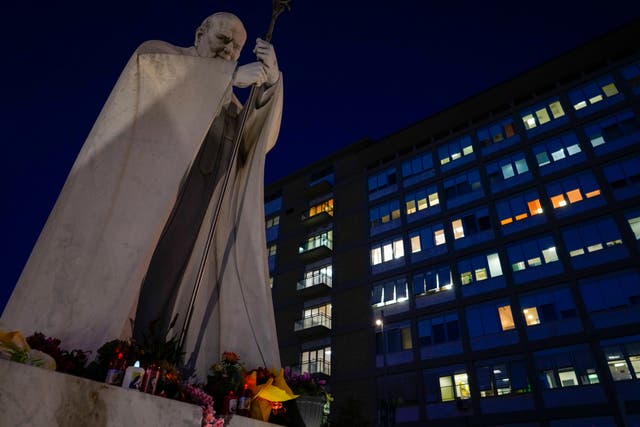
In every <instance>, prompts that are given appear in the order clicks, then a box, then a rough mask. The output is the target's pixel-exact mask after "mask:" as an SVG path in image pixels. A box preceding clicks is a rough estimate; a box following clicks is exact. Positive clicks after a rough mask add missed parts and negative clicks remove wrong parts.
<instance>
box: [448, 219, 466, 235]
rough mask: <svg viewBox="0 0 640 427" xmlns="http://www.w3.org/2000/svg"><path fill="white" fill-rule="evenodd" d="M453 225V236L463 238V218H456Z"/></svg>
mask: <svg viewBox="0 0 640 427" xmlns="http://www.w3.org/2000/svg"><path fill="white" fill-rule="evenodd" d="M451 227H452V228H453V237H454V238H455V239H461V238H463V237H464V228H462V220H461V219H456V220H455V221H453V222H452V223H451Z"/></svg>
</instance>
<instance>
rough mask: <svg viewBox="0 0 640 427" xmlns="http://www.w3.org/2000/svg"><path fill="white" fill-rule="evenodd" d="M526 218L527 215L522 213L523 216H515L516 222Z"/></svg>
mask: <svg viewBox="0 0 640 427" xmlns="http://www.w3.org/2000/svg"><path fill="white" fill-rule="evenodd" d="M528 216H529V215H527V214H526V213H523V214H520V215H516V221H520V220H521V219H525V218H526V217H528Z"/></svg>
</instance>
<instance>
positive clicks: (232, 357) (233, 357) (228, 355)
mask: <svg viewBox="0 0 640 427" xmlns="http://www.w3.org/2000/svg"><path fill="white" fill-rule="evenodd" d="M222 358H223V359H224V360H225V361H226V362H229V363H238V360H240V356H238V355H237V354H235V353H234V352H232V351H225V352H224V353H222Z"/></svg>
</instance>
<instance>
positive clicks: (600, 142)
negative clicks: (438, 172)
mask: <svg viewBox="0 0 640 427" xmlns="http://www.w3.org/2000/svg"><path fill="white" fill-rule="evenodd" d="M584 132H585V134H586V136H587V138H588V141H589V143H590V144H591V147H592V148H593V150H594V151H595V153H596V154H606V153H608V152H611V151H613V150H617V149H619V148H622V147H624V146H626V145H629V144H633V143H634V142H635V140H636V139H637V136H638V135H639V134H640V119H639V118H638V117H637V116H636V115H635V114H634V113H633V111H630V110H625V111H622V112H620V113H617V114H614V115H612V116H610V117H608V118H605V119H602V120H598V121H596V122H593V123H592V124H589V125H587V126H585V127H584ZM532 150H533V156H534V159H535V163H537V166H538V168H539V170H540V171H541V173H542V174H546V173H550V172H554V171H556V170H558V168H559V167H562V165H566V166H571V165H573V164H576V163H577V162H582V161H585V160H586V156H585V155H584V147H583V143H581V142H580V141H579V140H578V138H577V136H576V134H575V132H573V131H570V132H566V133H564V134H561V135H559V136H555V137H552V138H549V139H546V140H543V141H541V142H539V143H537V144H534V145H533V146H532ZM430 156H431V153H423V154H420V155H418V156H417V157H415V158H413V159H409V160H407V161H405V162H403V163H402V171H403V180H404V181H405V182H404V185H405V186H410V185H413V184H414V183H416V182H419V181H420V180H421V179H416V178H417V177H419V178H422V179H426V178H428V177H433V176H434V175H435V173H424V170H423V169H421V168H420V167H418V166H417V165H422V166H423V167H424V165H428V164H430V163H429V162H427V161H425V160H424V159H425V158H427V157H430ZM467 157H471V154H470V155H468V156H467ZM416 159H417V160H418V162H416V163H417V165H416V166H415V167H414V166H408V165H412V164H413V163H414V160H416ZM413 170H416V171H419V172H416V173H415V174H411V175H405V174H408V173H409V172H410V171H413ZM530 170H531V164H530V162H529V161H527V156H526V155H525V153H524V152H522V151H521V152H517V153H514V154H510V155H507V156H504V157H502V158H499V159H497V160H495V161H492V162H490V163H488V164H487V165H486V172H487V176H488V179H489V182H490V184H491V187H492V191H501V190H503V189H506V188H509V187H512V186H514V185H518V184H520V183H522V182H525V181H528V180H531V179H532V177H531V173H530ZM430 171H431V172H433V170H432V169H431V170H430ZM465 176H468V177H469V178H470V180H469V186H473V183H475V182H478V183H479V181H480V179H479V172H478V170H477V169H475V170H472V171H468V172H465V173H463V174H460V175H458V176H455V177H453V178H450V179H449V180H448V184H447V185H445V186H444V187H445V192H446V193H447V192H448V193H451V195H452V196H454V197H455V196H459V195H464V194H467V193H469V192H471V191H472V189H470V188H469V187H468V186H467V187H464V186H463V187H458V184H460V183H461V181H463V180H464V177H465ZM396 184H397V182H396V171H395V168H390V169H387V170H385V171H383V172H381V173H378V174H376V175H374V176H372V177H370V178H369V191H370V192H376V191H377V190H379V189H382V188H387V187H391V188H389V190H388V191H395V190H397V185H396ZM384 194H387V192H385V193H384ZM376 195H377V194H376Z"/></svg>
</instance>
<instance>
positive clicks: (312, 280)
mask: <svg viewBox="0 0 640 427" xmlns="http://www.w3.org/2000/svg"><path fill="white" fill-rule="evenodd" d="M331 280H332V279H331V276H329V275H327V274H324V273H320V274H314V275H313V276H311V277H307V278H305V279H302V280H300V281H299V282H298V286H297V288H296V289H297V290H299V291H301V290H303V289H307V288H310V287H312V286H318V285H326V286H328V287H331Z"/></svg>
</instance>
